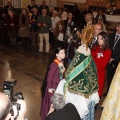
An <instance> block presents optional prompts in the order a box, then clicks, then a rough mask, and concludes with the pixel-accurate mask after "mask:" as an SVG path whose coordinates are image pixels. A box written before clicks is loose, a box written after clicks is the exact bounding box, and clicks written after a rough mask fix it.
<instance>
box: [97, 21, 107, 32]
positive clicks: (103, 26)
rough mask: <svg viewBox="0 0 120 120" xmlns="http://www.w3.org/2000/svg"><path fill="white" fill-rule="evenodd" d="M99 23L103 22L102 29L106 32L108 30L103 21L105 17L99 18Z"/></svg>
mask: <svg viewBox="0 0 120 120" xmlns="http://www.w3.org/2000/svg"><path fill="white" fill-rule="evenodd" d="M98 23H99V24H101V26H102V30H103V31H104V32H107V30H106V26H105V24H104V23H103V19H99V20H98Z"/></svg>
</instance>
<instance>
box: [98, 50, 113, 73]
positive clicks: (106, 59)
mask: <svg viewBox="0 0 120 120" xmlns="http://www.w3.org/2000/svg"><path fill="white" fill-rule="evenodd" d="M103 57H104V59H103V60H102V61H101V63H100V64H99V65H98V64H96V66H97V70H98V71H101V70H103V69H104V68H105V67H106V66H107V64H108V62H109V60H110V58H111V51H110V50H107V51H106V52H105V54H104V56H103Z"/></svg>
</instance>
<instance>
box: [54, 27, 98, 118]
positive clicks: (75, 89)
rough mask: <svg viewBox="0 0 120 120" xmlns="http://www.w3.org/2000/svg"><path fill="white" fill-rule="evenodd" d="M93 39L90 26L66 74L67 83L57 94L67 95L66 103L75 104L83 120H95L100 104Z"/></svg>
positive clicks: (85, 29)
mask: <svg viewBox="0 0 120 120" xmlns="http://www.w3.org/2000/svg"><path fill="white" fill-rule="evenodd" d="M92 39H93V26H92V25H88V26H86V27H85V28H84V30H83V32H82V35H81V46H80V47H79V48H78V49H77V51H76V54H75V56H74V58H73V60H72V62H71V63H70V65H69V67H68V69H67V71H66V73H65V80H66V81H65V80H63V81H61V82H60V84H59V85H58V88H57V89H56V93H59V94H64V95H65V100H66V103H72V104H74V106H75V107H76V108H77V110H78V113H79V115H80V117H81V118H82V120H94V107H95V104H97V103H98V102H99V95H98V78H97V70H96V66H95V63H94V61H93V59H92V56H91V54H90V49H89V48H88V45H89V43H90V42H91V40H92ZM61 87H63V88H64V89H62V88H61Z"/></svg>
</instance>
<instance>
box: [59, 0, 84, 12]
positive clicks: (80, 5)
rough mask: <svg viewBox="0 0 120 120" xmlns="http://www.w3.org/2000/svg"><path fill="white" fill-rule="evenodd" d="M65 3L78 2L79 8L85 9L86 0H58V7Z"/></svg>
mask: <svg viewBox="0 0 120 120" xmlns="http://www.w3.org/2000/svg"><path fill="white" fill-rule="evenodd" d="M79 1H80V0H79ZM64 4H77V6H78V8H80V10H83V9H84V8H85V4H86V2H78V0H76V1H75V0H74V2H73V0H58V7H63V6H64Z"/></svg>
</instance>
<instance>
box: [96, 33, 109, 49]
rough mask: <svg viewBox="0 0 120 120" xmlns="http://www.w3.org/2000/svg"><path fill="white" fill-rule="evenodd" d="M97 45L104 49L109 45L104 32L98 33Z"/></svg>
mask: <svg viewBox="0 0 120 120" xmlns="http://www.w3.org/2000/svg"><path fill="white" fill-rule="evenodd" d="M98 45H99V46H100V47H101V49H103V50H105V49H107V48H108V47H109V45H108V35H107V33H106V32H101V33H99V34H98Z"/></svg>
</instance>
